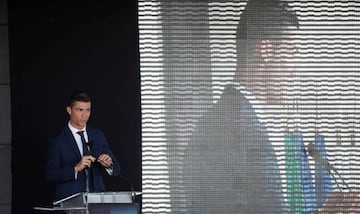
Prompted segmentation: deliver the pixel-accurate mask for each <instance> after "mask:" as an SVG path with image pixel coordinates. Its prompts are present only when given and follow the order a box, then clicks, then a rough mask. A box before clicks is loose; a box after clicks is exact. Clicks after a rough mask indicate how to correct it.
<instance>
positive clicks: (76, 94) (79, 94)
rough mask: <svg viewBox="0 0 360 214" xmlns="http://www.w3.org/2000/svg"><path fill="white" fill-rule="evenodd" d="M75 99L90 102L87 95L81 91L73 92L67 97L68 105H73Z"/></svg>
mask: <svg viewBox="0 0 360 214" xmlns="http://www.w3.org/2000/svg"><path fill="white" fill-rule="evenodd" d="M76 101H80V102H91V100H90V97H89V95H88V94H87V93H85V92H83V91H76V92H73V93H72V94H71V95H70V97H69V101H68V106H70V107H73V106H74V105H75V102H76Z"/></svg>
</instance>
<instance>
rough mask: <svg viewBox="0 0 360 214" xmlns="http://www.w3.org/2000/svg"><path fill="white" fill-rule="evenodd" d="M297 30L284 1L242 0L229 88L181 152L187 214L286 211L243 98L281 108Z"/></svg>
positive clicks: (269, 154) (259, 129)
mask: <svg viewBox="0 0 360 214" xmlns="http://www.w3.org/2000/svg"><path fill="white" fill-rule="evenodd" d="M297 28H298V22H297V18H296V15H295V13H293V12H292V11H291V10H290V9H289V8H288V5H287V3H286V2H282V1H275V0H267V1H260V0H258V1H252V0H250V1H249V2H248V4H247V6H246V8H245V9H244V11H243V13H242V14H241V18H240V21H239V24H238V29H237V56H238V59H237V71H236V74H235V76H234V83H233V84H230V85H227V86H226V87H225V89H224V91H223V93H222V95H221V98H220V99H219V100H218V101H217V103H216V104H214V106H213V107H212V108H211V109H210V110H209V111H208V112H206V113H205V114H204V115H203V117H202V118H201V119H200V121H199V123H198V125H197V127H196V128H195V131H194V133H193V136H192V138H191V140H190V142H189V145H188V147H187V150H186V151H185V156H184V165H183V176H184V177H183V178H184V186H185V194H186V203H187V211H188V213H221V212H223V213H284V212H286V208H285V206H286V204H285V203H284V200H283V193H282V186H281V178H280V171H279V167H278V163H277V159H276V154H275V150H274V148H273V146H272V144H271V143H270V141H269V139H268V133H267V130H266V128H265V126H264V124H262V123H261V122H260V121H259V118H258V115H257V113H256V112H255V110H254V107H253V105H252V102H250V101H251V100H249V98H248V95H250V96H251V97H255V98H256V101H262V102H265V103H268V104H269V103H281V101H282V99H283V97H282V95H283V90H285V87H286V85H287V84H289V81H291V78H292V76H293V74H292V69H291V66H289V65H288V64H287V59H288V58H287V57H286V56H289V55H291V54H293V53H292V51H293V46H292V44H291V38H290V35H291V32H292V30H296V29H297ZM284 82H287V84H285V83H284ZM245 95H246V96H245Z"/></svg>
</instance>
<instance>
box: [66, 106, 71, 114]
mask: <svg viewBox="0 0 360 214" xmlns="http://www.w3.org/2000/svg"><path fill="white" fill-rule="evenodd" d="M66 111H67V113H68V114H71V107H70V106H66Z"/></svg>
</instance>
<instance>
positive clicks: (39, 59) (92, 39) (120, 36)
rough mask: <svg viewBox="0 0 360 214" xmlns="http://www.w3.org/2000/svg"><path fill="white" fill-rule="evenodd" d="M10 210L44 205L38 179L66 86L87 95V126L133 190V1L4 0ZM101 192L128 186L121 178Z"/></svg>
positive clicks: (47, 193)
mask: <svg viewBox="0 0 360 214" xmlns="http://www.w3.org/2000/svg"><path fill="white" fill-rule="evenodd" d="M8 11H9V13H8V14H9V38H10V71H11V106H12V174H13V198H12V199H13V208H12V213H32V212H35V211H33V209H32V207H33V206H40V205H49V204H51V202H52V194H53V186H52V185H51V184H49V183H47V182H46V181H45V179H44V165H45V158H46V150H47V140H48V138H49V137H52V136H54V135H56V134H58V133H59V132H60V131H61V129H62V128H63V127H64V126H65V124H66V123H67V115H66V112H65V105H66V100H67V97H68V95H69V93H70V92H72V91H74V90H85V91H87V92H88V93H89V94H90V95H91V97H92V100H93V106H92V110H93V111H92V116H91V119H90V121H89V124H91V125H93V126H95V127H98V128H100V129H102V130H103V131H104V132H105V135H106V137H107V139H108V141H109V143H110V146H111V148H112V149H113V151H114V153H115V155H116V157H117V158H118V160H119V162H120V164H121V166H122V174H123V175H124V176H126V177H127V178H128V180H129V181H130V182H131V183H132V185H133V187H134V189H136V190H141V143H140V132H141V131H140V127H141V124H140V86H139V85H140V84H139V52H138V27H137V2H136V1H127V2H124V1H96V2H95V1H94V2H92V1H90V2H89V1H86V2H83V3H80V2H77V1H73V2H71V1H31V3H30V2H25V1H24V2H22V1H17V0H15V1H9V3H8ZM106 183H107V187H108V188H109V190H130V187H129V185H128V184H127V183H126V182H124V179H122V178H121V177H116V178H115V179H107V180H106Z"/></svg>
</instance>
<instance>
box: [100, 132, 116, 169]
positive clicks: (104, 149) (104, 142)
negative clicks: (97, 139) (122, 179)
mask: <svg viewBox="0 0 360 214" xmlns="http://www.w3.org/2000/svg"><path fill="white" fill-rule="evenodd" d="M101 135H102V140H101V142H102V144H101V151H102V152H101V153H102V154H108V155H109V156H110V157H111V159H112V161H113V174H112V175H119V174H120V164H119V162H118V161H117V159H116V157H115V155H114V153H113V152H112V151H111V149H110V146H109V144H108V142H107V140H106V138H105V136H104V134H103V133H101Z"/></svg>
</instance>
